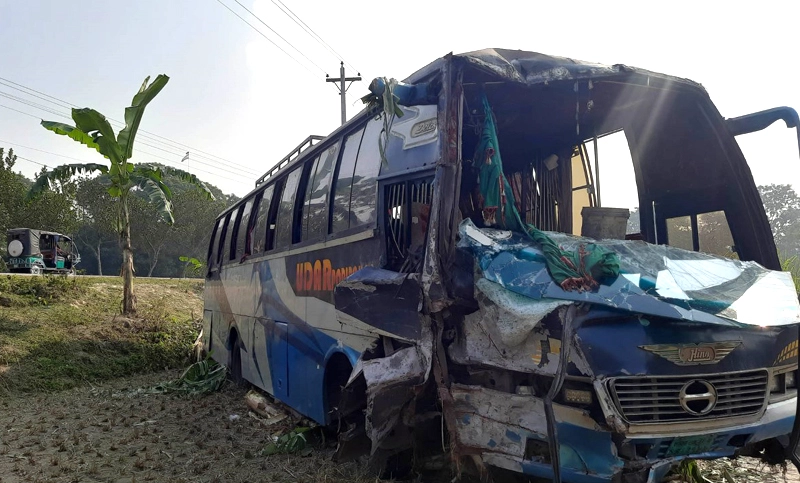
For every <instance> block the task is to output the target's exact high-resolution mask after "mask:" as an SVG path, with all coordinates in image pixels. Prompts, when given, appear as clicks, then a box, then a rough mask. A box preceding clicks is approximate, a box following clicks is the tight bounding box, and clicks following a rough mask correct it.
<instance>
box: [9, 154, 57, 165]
mask: <svg viewBox="0 0 800 483" xmlns="http://www.w3.org/2000/svg"><path fill="white" fill-rule="evenodd" d="M14 156H15V157H16V158H17V159H24V160H25V161H28V162H29V163H33V164H38V165H39V166H44V167H45V168H48V169H53V168H51V167H50V166H48V165H46V164H44V163H40V162H39V161H34V160H32V159H28V158H26V157H25V156H20V155H19V154H16V153H14Z"/></svg>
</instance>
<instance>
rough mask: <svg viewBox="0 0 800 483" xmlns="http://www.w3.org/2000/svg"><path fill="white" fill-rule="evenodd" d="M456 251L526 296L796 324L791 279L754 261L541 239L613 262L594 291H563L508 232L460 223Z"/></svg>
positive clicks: (525, 241)
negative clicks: (606, 254) (590, 249)
mask: <svg viewBox="0 0 800 483" xmlns="http://www.w3.org/2000/svg"><path fill="white" fill-rule="evenodd" d="M459 232H460V235H461V241H460V243H459V247H461V248H464V249H467V250H469V251H471V252H472V253H473V254H474V256H475V257H476V258H477V261H478V263H479V265H480V268H481V270H482V276H483V278H485V279H487V280H489V281H491V282H494V283H497V284H500V285H502V286H503V287H505V288H506V289H508V290H511V291H512V292H515V293H517V294H520V295H524V296H526V297H530V298H533V299H555V300H572V301H577V302H592V303H597V304H601V305H605V306H608V307H613V308H618V309H622V310H626V311H631V312H638V313H642V314H650V315H657V316H663V317H669V318H673V319H684V320H690V321H696V322H707V323H713V324H723V325H736V324H745V325H755V326H762V327H767V326H777V325H787V324H796V323H800V304H799V303H798V299H797V293H796V292H795V289H794V284H793V281H792V278H791V276H790V275H789V274H788V273H784V272H775V271H771V270H767V269H765V268H763V267H762V266H760V265H759V264H757V263H754V262H742V261H739V260H732V259H728V258H725V257H721V256H714V255H708V254H705V253H699V252H693V251H688V250H683V249H680V248H676V247H670V246H667V245H652V244H648V243H645V242H642V241H626V240H602V241H594V240H590V239H586V238H581V237H577V236H572V235H565V234H561V233H548V235H549V236H550V237H551V238H552V239H553V240H554V241H555V242H556V243H557V244H558V245H559V246H560V247H561V248H562V249H563V250H565V251H576V250H580V249H581V247H586V246H589V245H592V244H593V245H595V246H598V247H602V248H604V249H606V250H608V251H610V252H612V253H615V254H616V255H617V257H618V258H619V267H620V270H619V271H620V275H619V277H617V278H616V280H614V281H613V282H612V283H610V284H608V285H606V284H603V285H600V286H599V287H598V288H597V290H595V291H583V292H579V291H566V290H563V289H562V288H561V287H560V286H559V285H558V284H556V283H555V282H554V281H553V278H552V277H551V276H550V274H549V273H548V271H547V266H546V264H545V257H544V253H543V252H542V251H541V250H540V249H539V248H538V247H537V246H536V244H535V243H534V242H533V241H531V240H530V239H529V238H527V237H525V236H522V235H520V234H517V233H513V232H511V231H504V230H495V229H488V228H485V229H480V228H477V227H476V226H475V225H474V224H473V223H472V221H471V220H464V221H463V222H462V224H461V226H460V230H459Z"/></svg>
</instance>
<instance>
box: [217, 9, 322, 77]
mask: <svg viewBox="0 0 800 483" xmlns="http://www.w3.org/2000/svg"><path fill="white" fill-rule="evenodd" d="M217 2H218V3H219V4H220V5H222V6H223V7H225V8H227V9H228V10H229V11H230V12H231V13H232V14H234V15H236V16H237V17H239V20H241V21H242V22H244V23H246V24H247V25H249V26H250V28H251V29H253V30H255V31H256V32H258V34H259V35H261V36H262V37H264V38H265V39H267V40H268V41H269V43H271V44H272V45H274V46H275V47H277V48H278V50H280V51H281V52H283V53H284V54H286V55H287V56H289V58H291V59H292V60H293V61H295V62H297V64H298V65H300V66H301V67H302V68H304V69H305V70H307V71H308V72H309V73H310V74H311V75H312V76H314V79H318V78H317V74H315V73H314V72H312V70H311V69H309V68H308V66H306V65H305V64H303V63H302V62H300V61H299V60H297V59H296V58H295V57H294V56H292V55H291V54H290V53H289V52H286V51H285V50H283V48H282V47H281V46H280V45H278V44H276V43H275V42H274V41H273V40H272V39H271V38H269V37H267V36H266V35H264V32H262V31H260V30H258V29H257V28H256V27H255V25H253V24H251V23H250V22H248V21H247V20H245V19H244V17H242V16H241V15H239V14H238V13H236V12H235V11H234V10H233V9H232V8H231V7H229V6H227V5H225V4H224V3H223V2H222V0H217ZM323 72H325V71H324V70H323Z"/></svg>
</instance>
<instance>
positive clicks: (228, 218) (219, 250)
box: [216, 210, 234, 270]
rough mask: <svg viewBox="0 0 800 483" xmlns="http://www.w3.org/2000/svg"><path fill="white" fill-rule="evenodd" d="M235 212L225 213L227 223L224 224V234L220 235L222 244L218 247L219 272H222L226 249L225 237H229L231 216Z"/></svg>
mask: <svg viewBox="0 0 800 483" xmlns="http://www.w3.org/2000/svg"><path fill="white" fill-rule="evenodd" d="M233 211H234V210H230V211H228V212H227V213H225V218H224V219H225V221H224V222H223V224H222V233H220V235H219V241H220V243H219V245H218V246H217V263H216V267H217V270H222V252H223V248H224V247H225V235H227V233H228V224H229V223H230V221H231V214H232V213H233Z"/></svg>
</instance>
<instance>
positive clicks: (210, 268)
mask: <svg viewBox="0 0 800 483" xmlns="http://www.w3.org/2000/svg"><path fill="white" fill-rule="evenodd" d="M223 223H224V220H223V218H217V220H216V221H215V222H214V229H213V230H212V231H211V239H210V240H209V241H208V250H207V252H206V264H207V266H208V271H207V272H206V276H210V275H211V274H212V273H214V272H216V271H219V264H218V263H216V257H215V260H214V263H212V261H211V255H214V254H215V253H214V249H215V248H219V247H215V246H214V242H215V241H216V243H217V244H219V240H216V239H215V238H216V236H217V232H218V231H219V230H220V228H221V225H222V224H223ZM217 251H218V250H217Z"/></svg>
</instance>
